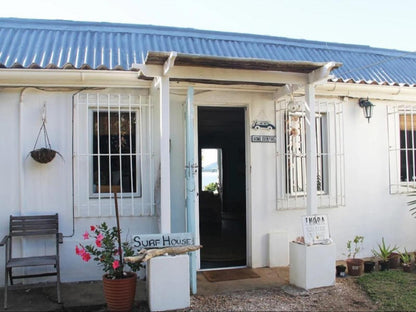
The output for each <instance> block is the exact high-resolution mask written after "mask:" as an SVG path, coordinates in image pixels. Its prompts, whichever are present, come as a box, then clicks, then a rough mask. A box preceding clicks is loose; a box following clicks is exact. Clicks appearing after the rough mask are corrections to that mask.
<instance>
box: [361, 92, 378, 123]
mask: <svg viewBox="0 0 416 312" xmlns="http://www.w3.org/2000/svg"><path fill="white" fill-rule="evenodd" d="M358 105H360V107H361V108H362V109H363V113H364V117H365V118H367V120H368V122H370V118H371V117H373V107H374V104H373V103H371V102H370V101H369V100H368V98H367V99H359V100H358Z"/></svg>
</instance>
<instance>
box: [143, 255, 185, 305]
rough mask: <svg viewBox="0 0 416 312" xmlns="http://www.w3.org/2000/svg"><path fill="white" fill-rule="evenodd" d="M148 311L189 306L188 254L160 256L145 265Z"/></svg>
mask: <svg viewBox="0 0 416 312" xmlns="http://www.w3.org/2000/svg"><path fill="white" fill-rule="evenodd" d="M146 275H147V295H148V304H149V309H150V311H167V310H176V309H185V308H188V307H189V306H190V288H189V256H188V255H178V256H161V257H155V258H152V259H150V260H149V261H148V262H147V266H146Z"/></svg>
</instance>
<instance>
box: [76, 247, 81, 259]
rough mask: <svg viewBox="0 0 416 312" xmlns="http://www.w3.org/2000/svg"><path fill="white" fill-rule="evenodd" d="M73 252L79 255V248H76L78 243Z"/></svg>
mask: <svg viewBox="0 0 416 312" xmlns="http://www.w3.org/2000/svg"><path fill="white" fill-rule="evenodd" d="M75 253H76V254H77V255H78V256H80V255H81V249H79V248H78V245H76V246H75Z"/></svg>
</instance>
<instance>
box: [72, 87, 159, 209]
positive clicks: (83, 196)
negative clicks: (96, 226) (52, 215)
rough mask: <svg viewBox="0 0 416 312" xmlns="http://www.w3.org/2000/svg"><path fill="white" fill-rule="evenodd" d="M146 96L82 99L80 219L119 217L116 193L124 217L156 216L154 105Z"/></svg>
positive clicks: (78, 111)
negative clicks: (115, 203) (116, 212)
mask: <svg viewBox="0 0 416 312" xmlns="http://www.w3.org/2000/svg"><path fill="white" fill-rule="evenodd" d="M129 91H130V92H131V93H130V92H129ZM146 92H147V91H146V90H137V91H136V90H135V91H132V90H125V91H124V92H122V93H106V92H104V91H103V92H102V93H101V92H98V93H80V94H78V95H77V96H76V98H75V101H74V112H73V117H74V118H73V120H74V125H73V129H74V130H73V131H74V132H73V140H74V141H73V144H74V145H73V147H74V155H73V157H74V206H75V214H76V216H77V217H104V216H113V215H114V214H115V211H114V198H113V197H114V195H113V193H114V192H116V193H117V197H118V207H119V213H120V215H121V216H154V215H155V190H157V185H156V184H155V176H156V174H157V168H155V165H154V161H155V160H154V158H155V155H154V152H153V145H154V140H153V132H154V127H155V125H154V121H153V104H152V102H151V98H150V97H149V96H148V95H146V94H145V93H146ZM141 93H144V95H142V94H141Z"/></svg>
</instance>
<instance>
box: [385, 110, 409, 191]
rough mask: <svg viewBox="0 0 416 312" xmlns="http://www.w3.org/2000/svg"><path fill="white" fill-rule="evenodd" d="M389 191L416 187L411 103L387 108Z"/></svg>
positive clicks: (407, 189)
mask: <svg viewBox="0 0 416 312" xmlns="http://www.w3.org/2000/svg"><path fill="white" fill-rule="evenodd" d="M387 116H388V139H389V166H390V170H389V171H390V193H392V194H396V193H407V192H412V191H414V190H415V188H416V110H415V107H413V106H412V105H399V104H398V105H394V106H389V107H388V108H387Z"/></svg>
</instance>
